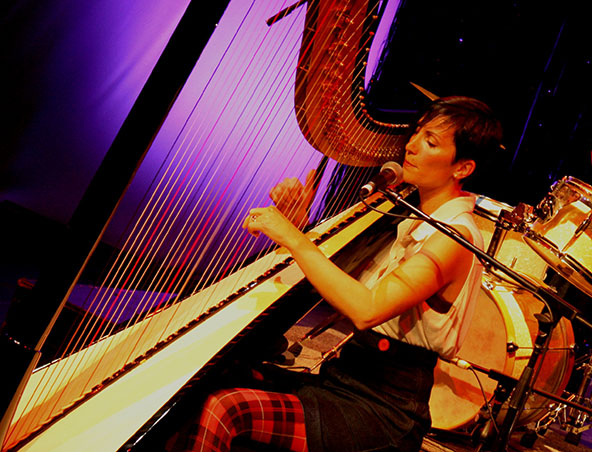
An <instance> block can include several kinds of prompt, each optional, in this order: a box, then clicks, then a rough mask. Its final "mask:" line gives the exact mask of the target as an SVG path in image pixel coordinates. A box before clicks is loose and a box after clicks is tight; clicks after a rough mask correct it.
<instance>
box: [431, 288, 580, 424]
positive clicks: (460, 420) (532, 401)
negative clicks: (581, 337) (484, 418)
mask: <svg viewBox="0 0 592 452" xmlns="http://www.w3.org/2000/svg"><path fill="white" fill-rule="evenodd" d="M542 307H543V304H542V303H541V302H540V301H539V300H537V299H536V298H535V297H534V296H533V295H532V294H530V293H528V292H523V291H522V292H516V291H513V290H510V289H506V288H504V287H501V286H499V287H492V288H491V289H488V288H482V289H481V291H480V293H479V297H478V299H477V306H476V309H475V315H474V316H473V320H472V322H471V326H470V328H469V331H468V334H467V337H466V339H465V342H464V343H463V346H462V347H461V349H460V350H459V353H458V357H459V358H461V359H463V360H465V361H467V362H469V363H471V364H473V365H475V366H479V367H481V368H483V369H485V370H486V371H489V370H495V371H497V372H500V373H503V374H505V375H509V376H511V377H514V378H516V379H517V378H519V377H520V375H521V373H522V371H523V370H524V367H525V366H526V364H527V363H528V359H529V358H530V355H531V354H532V345H533V343H534V340H535V338H536V335H537V332H538V323H537V321H536V319H535V317H534V314H536V313H539V312H541V310H542ZM573 344H574V336H573V329H572V326H571V323H569V321H567V320H565V319H562V320H561V321H560V322H559V324H558V325H557V327H556V328H555V330H554V332H553V335H552V339H551V343H550V345H549V348H550V350H549V351H548V352H547V354H546V356H545V360H544V362H543V365H542V367H541V370H540V373H539V375H538V377H537V379H536V383H535V387H536V388H537V389H541V390H544V391H546V392H550V393H553V394H557V395H561V393H562V392H563V390H564V389H565V386H566V385H567V383H568V380H569V377H570V376H571V371H572V368H573V361H574V357H573V351H572V350H571V349H572V348H573ZM477 377H478V378H479V381H480V382H481V385H482V386H483V392H482V391H481V388H480V386H479V383H478V381H477ZM496 386H497V381H496V380H494V379H492V378H490V377H489V376H488V375H487V373H483V372H479V371H475V373H473V372H472V371H471V370H467V369H461V368H459V367H457V366H455V365H453V364H450V363H447V362H445V361H442V360H440V361H439V362H438V364H437V366H436V369H435V371H434V387H433V389H432V394H431V398H430V411H431V415H432V427H433V428H435V429H440V430H457V429H463V428H470V427H471V426H472V425H474V422H475V421H476V420H477V418H478V415H479V411H480V410H481V407H483V406H484V403H485V399H484V397H485V398H487V400H490V399H491V397H492V395H493V392H494V390H495V388H496ZM547 404H548V400H546V399H544V398H543V397H540V396H536V395H531V396H530V397H529V399H528V401H527V402H526V407H525V410H524V412H523V413H522V414H521V416H520V418H519V420H518V423H519V424H521V425H524V424H527V423H530V422H534V421H536V420H537V419H539V418H540V417H541V416H542V415H543V414H544V412H545V410H544V407H545V406H546V405H547ZM501 415H502V416H503V410H502V413H501Z"/></svg>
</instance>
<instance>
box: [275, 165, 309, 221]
mask: <svg viewBox="0 0 592 452" xmlns="http://www.w3.org/2000/svg"><path fill="white" fill-rule="evenodd" d="M315 175H316V170H314V169H312V170H310V171H309V173H308V175H307V176H306V182H305V183H304V185H302V183H301V182H300V181H299V180H298V179H297V178H295V177H291V178H286V179H284V180H283V181H281V182H280V183H279V184H277V185H276V186H275V187H273V188H272V189H271V191H270V193H269V197H270V198H271V199H272V201H273V202H274V204H275V205H276V207H277V208H278V210H279V211H280V212H282V214H284V216H285V217H286V218H287V219H288V220H289V221H290V222H291V223H292V224H294V225H295V226H296V227H297V228H298V229H302V228H304V227H305V226H306V225H307V224H308V221H309V218H308V209H309V208H310V205H311V203H312V199H313V197H314V192H315V189H314V179H315Z"/></svg>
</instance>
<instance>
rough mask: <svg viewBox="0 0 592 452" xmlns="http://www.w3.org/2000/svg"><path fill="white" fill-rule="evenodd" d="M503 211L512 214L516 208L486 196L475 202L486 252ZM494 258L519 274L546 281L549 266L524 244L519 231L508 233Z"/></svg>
mask: <svg viewBox="0 0 592 452" xmlns="http://www.w3.org/2000/svg"><path fill="white" fill-rule="evenodd" d="M502 210H507V211H508V212H512V210H514V208H513V207H511V206H509V205H507V204H504V203H502V202H499V201H495V200H493V199H490V198H487V197H485V196H479V197H478V198H477V201H476V202H475V210H474V213H475V215H474V218H475V223H476V224H477V227H478V228H479V230H480V231H481V235H482V236H483V242H484V246H485V250H487V248H488V246H489V242H490V241H491V238H492V236H493V233H494V231H495V227H496V222H497V219H498V217H499V214H500V212H501V211H502ZM492 257H493V258H495V259H497V260H498V261H500V262H501V263H502V264H504V265H506V266H507V267H510V268H511V269H513V270H516V271H517V272H520V273H523V274H525V275H529V276H532V277H534V278H536V279H538V280H541V281H542V280H544V279H545V275H546V272H547V264H546V263H545V261H544V260H543V259H541V257H540V256H539V255H538V254H537V253H535V252H534V251H533V250H532V248H531V247H529V246H528V245H527V244H526V243H524V239H523V236H522V234H521V233H519V232H517V231H513V230H510V231H507V233H506V235H505V237H504V239H503V241H502V243H501V246H500V247H499V249H498V251H497V253H496V254H495V255H494V256H492Z"/></svg>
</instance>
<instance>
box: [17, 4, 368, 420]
mask: <svg viewBox="0 0 592 452" xmlns="http://www.w3.org/2000/svg"><path fill="white" fill-rule="evenodd" d="M315 3H316V2H315ZM334 3H335V4H336V5H337V4H338V3H339V2H337V1H336V2H334ZM259 5H260V3H258V4H257V6H255V2H253V3H251V5H250V6H249V8H248V10H247V14H246V16H245V18H244V19H242V22H241V23H240V25H239V27H238V28H237V31H236V33H235V35H234V37H233V38H232V39H231V41H230V43H229V46H228V47H229V49H230V48H232V47H234V48H237V49H238V51H237V52H235V53H233V55H239V56H240V55H241V54H242V55H245V57H244V58H245V60H243V63H244V67H245V68H246V71H245V73H244V74H243V75H242V77H241V79H240V81H239V83H234V84H233V83H232V82H231V78H230V76H231V73H232V71H233V70H235V66H238V65H239V64H240V63H241V62H240V61H234V62H230V61H228V59H229V58H230V56H229V55H230V53H229V52H228V50H226V51H225V52H224V54H223V57H222V58H221V59H220V61H219V63H218V64H217V66H216V67H215V68H214V70H213V71H212V75H211V76H210V78H209V80H208V81H207V82H206V83H205V88H204V90H203V91H202V92H201V93H199V94H198V95H197V96H196V98H197V101H196V102H195V105H194V106H193V107H192V108H191V114H190V115H189V117H188V119H187V120H186V122H185V125H184V126H183V128H182V130H181V131H180V132H179V134H178V136H177V138H176V139H175V140H174V142H173V144H172V145H171V147H170V149H169V151H168V153H167V155H166V158H165V159H164V161H163V163H162V165H161V166H160V168H159V169H158V172H157V176H155V177H154V180H153V183H152V185H151V186H150V187H149V189H150V192H149V193H148V194H147V195H146V197H145V204H144V206H143V207H142V208H140V209H139V210H138V213H137V220H135V221H133V222H132V223H131V224H130V228H129V229H130V230H129V231H128V232H127V233H126V236H125V237H124V239H123V240H122V241H121V243H122V245H121V251H120V252H119V254H118V255H116V257H115V259H114V265H113V266H111V267H110V268H109V269H108V270H106V272H105V275H104V277H103V280H102V282H101V283H100V284H98V285H97V287H98V288H97V289H96V290H93V291H92V292H91V296H90V297H89V303H88V306H89V308H88V310H87V314H86V319H85V320H86V321H84V322H81V323H80V325H78V326H77V329H76V334H74V335H73V336H72V338H71V339H70V340H69V342H68V344H67V345H66V346H65V347H64V348H63V352H62V356H63V357H66V356H71V355H74V354H77V355H79V356H77V359H76V360H69V361H66V364H65V365H64V366H61V367H58V366H54V367H52V368H51V369H48V370H47V372H46V376H45V378H46V379H45V380H43V381H42V382H41V383H39V384H38V389H37V392H36V393H35V394H34V395H33V396H31V397H30V398H29V402H28V404H29V405H31V404H38V405H43V404H45V405H51V407H50V409H49V411H50V412H51V413H50V414H48V413H47V412H45V411H44V412H35V413H34V414H32V415H31V416H30V421H31V423H32V424H40V423H42V422H43V421H44V419H45V418H46V417H51V415H52V414H53V413H55V412H58V411H59V410H61V407H63V406H64V405H67V404H68V400H69V399H75V398H77V397H80V396H81V395H83V394H84V393H85V392H87V391H88V390H89V387H93V386H94V385H96V384H97V382H100V381H101V380H102V379H103V378H104V377H103V376H101V375H100V374H99V371H100V372H111V373H113V372H115V371H116V370H118V369H121V368H122V367H124V366H125V364H126V363H127V362H129V361H131V360H133V359H134V358H135V357H136V356H138V354H141V353H143V352H144V351H145V350H146V348H147V347H150V344H155V343H158V342H160V341H162V340H164V339H165V338H166V337H167V336H168V335H170V334H171V333H172V332H174V331H175V330H176V329H178V328H179V325H184V324H187V323H188V322H189V321H190V320H191V319H193V318H195V317H197V316H199V315H200V313H202V312H203V311H206V310H207V309H208V308H209V307H211V306H212V304H214V303H216V302H217V301H218V299H217V298H216V292H217V291H216V290H213V291H211V293H209V294H208V297H206V298H204V299H202V300H199V302H198V303H194V304H195V306H193V307H191V309H189V308H183V309H181V306H182V305H183V304H184V303H176V301H178V299H179V298H180V297H182V296H185V295H191V294H195V293H199V292H200V291H201V290H202V289H204V288H207V287H210V286H211V284H213V283H214V282H216V281H220V280H222V279H224V278H225V277H226V276H227V275H229V274H230V273H232V272H235V271H236V270H238V269H239V268H241V264H240V263H241V262H242V261H244V260H245V259H246V258H247V257H249V256H251V257H253V256H254V259H255V260H257V261H262V264H261V265H262V267H265V266H266V262H265V260H266V259H267V257H266V256H263V254H264V251H265V250H266V249H267V248H268V247H269V245H270V243H269V242H267V243H265V240H264V239H254V238H252V237H249V236H248V235H247V234H246V233H245V231H243V230H242V229H241V228H240V226H241V223H242V219H243V218H244V216H245V215H246V212H248V210H249V209H250V208H252V207H255V206H258V205H261V201H262V200H266V199H267V193H268V192H269V190H270V188H271V187H272V186H273V185H274V184H275V183H277V182H279V181H280V180H282V179H283V178H284V177H287V176H292V175H293V172H292V171H293V170H292V168H293V163H294V162H295V161H296V160H298V158H299V157H301V156H302V155H303V154H307V153H308V157H307V159H306V160H305V162H304V163H301V164H300V168H303V169H302V170H301V173H300V174H298V176H299V177H300V178H301V179H303V177H302V176H303V175H304V174H305V173H306V172H308V169H310V168H314V167H315V166H316V165H317V164H318V162H319V160H320V158H321V156H320V155H319V154H318V153H317V152H316V151H314V152H311V151H310V149H308V145H307V144H306V143H304V142H303V140H302V139H301V137H299V136H298V135H299V134H298V132H297V131H295V129H291V131H290V132H286V130H288V128H287V127H286V124H287V122H288V121H289V120H292V118H291V115H292V113H293V112H290V115H286V114H285V113H284V109H283V108H282V107H285V106H286V103H287V104H290V105H291V104H292V102H293V93H292V88H293V80H294V71H295V70H296V67H297V65H298V62H299V61H298V60H299V50H300V47H299V46H300V41H299V39H294V38H293V37H291V36H292V35H293V34H294V30H296V29H298V27H301V26H302V22H303V17H302V16H303V14H304V9H302V10H300V11H297V13H294V14H292V15H290V16H288V17H287V18H284V19H283V20H282V21H281V24H282V26H281V27H280V26H279V24H276V25H274V26H273V27H272V28H271V29H269V30H268V31H266V33H267V36H266V37H265V38H266V39H261V41H260V42H259V44H258V47H257V52H261V53H265V51H266V46H267V45H268V42H269V41H270V40H275V41H279V42H285V43H286V44H285V45H284V46H280V47H278V49H277V50H276V51H275V52H274V53H272V54H271V56H268V57H267V58H268V60H266V61H267V62H266V63H265V64H264V65H263V66H262V67H261V68H260V69H261V70H263V71H265V70H266V69H267V68H269V67H272V66H274V65H275V67H280V68H281V70H279V71H278V73H277V74H276V76H275V77H276V79H275V80H274V84H273V86H274V88H273V90H269V91H268V92H265V90H264V89H262V86H261V84H262V83H263V82H262V77H261V75H260V74H259V73H258V72H257V71H256V70H255V69H256V68H254V67H253V66H252V65H253V64H254V63H249V62H247V61H246V55H248V54H249V52H248V49H249V48H252V46H253V42H250V41H246V40H244V41H243V42H241V38H242V35H241V32H242V30H243V29H248V28H249V27H252V26H253V22H255V21H257V20H260V17H259V16H257V15H252V14H251V13H252V12H253V11H254V9H256V8H257V7H260V6H259ZM285 6H286V5H282V7H285ZM275 8H277V9H281V7H280V8H278V7H277V6H276V7H275ZM264 14H267V16H270V15H271V13H267V12H266V13H264ZM321 20H328V19H326V18H323V19H321ZM360 23H364V21H360ZM286 24H288V25H286ZM320 25H322V24H319V26H320ZM277 30H280V32H281V33H280V32H278V31H277ZM288 43H289V44H288ZM327 45H328V43H327ZM348 45H352V46H357V45H358V43H356V42H349V43H348ZM257 52H256V53H257ZM278 61H279V62H278ZM314 63H315V62H314V61H313V62H312V64H314ZM333 64H335V65H336V66H337V65H339V61H335V62H334V63H333ZM360 70H361V69H360ZM358 75H360V74H355V76H358ZM220 85H223V86H224V85H226V86H227V87H228V88H230V89H232V91H233V93H232V94H233V96H227V97H226V98H224V97H223V96H221V97H220V102H223V104H224V107H223V108H221V109H220V112H219V113H218V114H217V116H216V117H215V119H213V120H204V115H205V116H208V112H207V111H205V112H204V108H202V107H201V105H202V103H203V102H204V100H205V97H206V96H207V94H206V88H208V89H209V88H211V87H213V86H220ZM230 89H229V90H230ZM339 89H347V87H339ZM321 90H322V88H321V87H320V86H319V87H316V88H315V89H314V91H313V93H314V94H316V95H318V96H321V95H322V94H323V93H322V91H321ZM243 93H247V94H243ZM255 93H258V94H255ZM241 95H243V98H242V99H243V100H242V101H241V102H240V103H239V104H238V105H236V104H231V103H230V99H231V98H234V97H237V96H238V97H240V96H241ZM224 99H225V100H224ZM356 102H361V101H360V100H356ZM253 103H256V106H255V107H254V108H253V107H252V104H253ZM292 110H293V108H292ZM251 111H253V112H254V113H250V112H251ZM248 115H251V116H250V117H249V119H245V118H247V117H248ZM282 115H283V116H282ZM228 118H233V120H232V121H229V119H228ZM278 118H279V121H278ZM206 119H207V118H206ZM349 119H350V118H344V121H347V120H349ZM241 121H243V123H241ZM278 123H279V124H280V127H279V130H276V131H274V133H275V135H274V137H273V138H270V134H271V130H272V129H273V127H276V126H277V124H278ZM367 127H368V128H372V127H373V126H372V125H371V124H368V125H367ZM220 128H228V130H229V134H228V136H227V137H226V138H224V139H223V140H222V141H221V140H219V139H217V138H216V137H215V134H214V131H215V130H219V129H220ZM231 136H233V138H231ZM231 140H234V141H232V143H234V144H233V146H234V147H235V149H234V150H233V151H232V152H230V153H226V154H225V155H224V156H220V155H218V154H217V152H216V149H217V148H221V147H225V148H228V143H229V142H231ZM368 141H369V143H368V144H369V145H370V144H371V143H370V141H371V138H369V139H368ZM337 144H338V143H335V145H337ZM231 147H232V146H231ZM260 149H266V152H265V153H264V154H263V157H261V156H260V155H259V154H258V153H257V152H256V151H258V150H260ZM278 153H279V155H278ZM269 160H275V161H276V164H275V165H273V166H272V167H273V168H274V171H271V172H270V171H269V168H270V165H269V164H268V162H269ZM278 160H279V162H278ZM231 163H232V164H233V166H232V165H231ZM278 163H281V165H278ZM231 166H232V167H231ZM278 166H279V169H278ZM230 167H231V168H230ZM335 168H336V165H335V163H334V162H330V163H329V165H328V168H327V172H326V174H325V175H324V176H323V182H322V183H321V186H322V187H324V186H325V185H326V184H327V183H328V179H330V178H331V174H330V173H331V172H332V171H333V170H334V169H335ZM368 171H370V170H369V169H360V170H359V171H357V172H358V173H359V174H358V176H357V177H359V178H360V180H363V179H365V174H364V173H366V172H368ZM243 172H247V173H249V174H250V175H251V176H250V177H245V176H244V174H243ZM270 173H271V174H270ZM239 175H240V176H241V177H240V178H239ZM353 177H356V176H354V175H352V174H351V172H350V173H349V174H348V175H347V176H346V179H344V180H343V181H342V182H343V183H348V182H349V183H350V185H351V186H354V185H355V184H354V183H351V182H352V181H351V180H348V179H350V178H353ZM231 188H232V190H231ZM354 196H355V193H341V194H340V196H339V197H335V198H334V199H331V200H329V201H328V203H327V206H326V207H324V210H325V212H326V215H327V216H330V215H332V214H334V213H336V212H335V211H334V210H335V209H336V208H337V206H341V205H343V204H344V202H345V199H346V198H348V197H350V198H351V197H354ZM267 202H268V201H267ZM315 202H317V204H318V200H317V201H315ZM322 208H323V207H322V206H318V207H317V209H322ZM249 277H250V275H249V274H248V273H245V274H244V275H241V276H240V277H238V278H237V279H236V280H235V281H234V282H233V285H234V288H235V289H238V288H240V287H241V286H242V285H244V284H246V283H248V282H249ZM163 311H170V315H169V316H168V319H167V320H166V323H165V324H163V322H162V321H156V320H155V319H157V315H156V313H157V312H163ZM174 311H178V312H177V315H174V314H173V313H172V312H174ZM130 312H131V313H130ZM91 314H92V315H91ZM122 326H125V327H126V328H130V327H132V326H136V327H137V330H138V331H137V332H136V334H135V335H134V339H133V340H132V341H130V342H129V343H128V344H126V345H124V346H120V347H119V348H118V349H117V350H115V351H111V349H110V347H111V346H112V345H113V343H115V342H116V340H111V337H117V335H115V334H114V333H115V332H117V331H119V330H120V329H121V328H122ZM147 337H149V338H151V339H150V340H149V343H148V344H146V340H147V339H146V338H147ZM140 338H141V339H140ZM90 344H93V347H88V346H89V345H90ZM83 347H87V348H85V351H83V352H77V350H79V349H81V348H83ZM91 349H92V351H91ZM90 354H94V355H96V356H98V358H97V359H96V361H95V363H94V364H93V365H92V369H91V370H87V368H86V366H87V364H86V362H87V361H89V360H90V358H89V357H88V356H87V355H90ZM81 369H85V375H84V377H83V379H84V380H85V381H84V384H79V385H77V386H76V389H72V387H73V385H71V384H69V381H70V379H72V378H73V376H75V377H74V378H79V379H80V377H79V371H80V370H81ZM54 387H55V388H61V389H60V390H58V391H57V393H56V392H54V391H53V389H52V388H54ZM72 391H74V393H72ZM44 398H45V400H44ZM66 399H68V400H66Z"/></svg>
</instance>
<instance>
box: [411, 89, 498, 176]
mask: <svg viewBox="0 0 592 452" xmlns="http://www.w3.org/2000/svg"><path fill="white" fill-rule="evenodd" d="M435 118H441V119H443V120H444V123H445V124H446V123H449V124H450V125H451V126H452V127H454V129H455V130H454V143H455V146H456V157H455V161H459V160H474V161H475V162H476V164H477V169H479V168H480V167H481V169H482V168H483V166H485V165H484V163H485V162H486V161H487V160H489V159H490V158H492V155H493V154H494V153H495V151H497V150H499V148H500V146H501V140H502V126H501V124H500V122H499V120H498V119H497V118H496V117H495V115H494V114H493V111H492V110H491V108H489V106H487V105H486V104H485V103H483V102H481V101H480V100H477V99H473V98H471V97H463V96H452V97H442V98H439V99H436V100H435V101H433V102H432V103H431V104H430V105H429V106H428V107H427V109H426V110H425V111H424V112H423V113H422V115H421V116H420V118H419V120H418V121H417V128H419V127H422V126H424V125H425V124H427V123H428V122H430V121H431V120H433V119H435Z"/></svg>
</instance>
